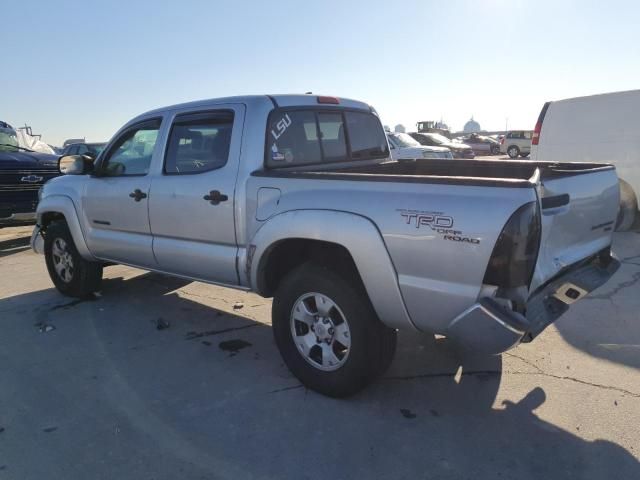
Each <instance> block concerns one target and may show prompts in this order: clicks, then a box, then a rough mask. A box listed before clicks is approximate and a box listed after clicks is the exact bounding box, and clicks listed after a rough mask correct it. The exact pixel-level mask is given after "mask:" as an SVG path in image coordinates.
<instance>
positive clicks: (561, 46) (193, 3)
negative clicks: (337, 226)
mask: <svg viewBox="0 0 640 480" xmlns="http://www.w3.org/2000/svg"><path fill="white" fill-rule="evenodd" d="M0 11H1V12H2V14H1V16H0V48H1V51H2V59H3V61H2V64H1V66H0V86H1V88H2V95H1V96H0V119H2V120H4V121H6V122H9V123H11V124H13V125H14V126H20V125H22V124H24V123H25V122H28V123H29V124H30V125H32V126H33V128H34V130H35V131H36V132H39V133H42V134H43V135H44V138H43V139H44V140H45V141H47V142H48V143H52V144H61V143H62V141H63V140H64V139H66V138H69V137H83V136H84V137H86V138H87V140H96V141H97V140H107V139H108V138H110V137H111V135H112V134H113V133H114V132H115V130H116V129H117V128H119V127H120V126H121V125H122V124H123V123H124V122H125V121H127V120H128V119H129V118H131V117H133V116H135V115H137V114H139V113H142V112H143V111H146V110H149V109H152V108H155V107H159V106H162V105H168V104H172V103H177V102H183V101H188V100H194V99H201V98H211V97H219V96H228V95H238V94H247V93H292V92H300V93H303V92H307V91H313V92H314V93H325V94H333V95H338V96H345V97H352V98H357V99H361V100H365V101H368V102H370V103H371V104H373V105H374V106H375V107H376V109H377V110H378V112H379V113H380V115H381V117H382V120H383V122H384V123H385V124H389V125H391V126H394V125H395V124H397V123H403V124H404V125H406V126H407V127H411V126H414V125H415V122H416V121H418V120H429V119H439V118H440V117H441V116H442V118H443V119H444V120H445V121H446V122H448V123H449V125H451V126H452V127H453V128H454V129H459V128H461V127H462V125H463V124H464V122H465V121H466V120H468V119H469V117H470V116H471V115H474V117H475V119H476V120H478V121H479V122H480V124H481V125H482V127H483V128H487V129H494V128H496V129H497V128H504V126H505V119H506V118H507V117H508V118H509V127H511V128H531V127H533V124H534V123H535V119H536V118H537V115H538V112H539V110H540V107H541V106H542V104H543V102H544V101H546V100H550V99H560V98H566V97H572V96H579V95H588V94H592V93H602V92H608V91H616V90H629V89H635V88H640V3H639V2H635V1H628V2H616V1H608V2H601V1H559V0H552V1H544V0H528V1H526V0H521V1H508V0H486V1H471V0H468V1H463V0H460V1H456V0H452V1H442V0H440V1H427V0H407V1H405V2H400V3H399V2H389V1H385V2H383V1H377V0H367V1H353V2H351V1H348V0H341V1H334V0H323V1H317V2H302V1H293V0H280V1H276V0H273V1H260V2H258V1H244V2H241V1H224V2H221V1H215V0H209V1H206V0H182V1H176V0H174V1H161V0H154V1H149V0H145V1H137V0H129V1H119V0H118V1H115V0H112V1H104V2H99V3H98V2H89V1H55V0H47V1H36V0H31V1H29V2H22V3H19V2H15V1H8V0H3V1H2V2H1V4H0Z"/></svg>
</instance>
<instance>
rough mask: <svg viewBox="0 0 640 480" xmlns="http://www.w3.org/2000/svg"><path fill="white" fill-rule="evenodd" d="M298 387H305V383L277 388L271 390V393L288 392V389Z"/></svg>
mask: <svg viewBox="0 0 640 480" xmlns="http://www.w3.org/2000/svg"><path fill="white" fill-rule="evenodd" d="M298 388H304V385H302V384H299V385H293V386H291V387H283V388H277V389H276V390H271V391H270V392H269V393H279V392H286V391H288V390H297V389H298Z"/></svg>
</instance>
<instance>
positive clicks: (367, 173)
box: [253, 160, 613, 188]
mask: <svg viewBox="0 0 640 480" xmlns="http://www.w3.org/2000/svg"><path fill="white" fill-rule="evenodd" d="M610 169H613V166H612V165H610V164H606V163H559V162H543V161H525V160H523V161H520V160H515V161H514V160H453V161H452V160H428V161H401V162H387V163H378V164H372V165H364V166H350V167H344V166H341V167H340V168H331V167H329V168H327V166H324V167H318V168H316V169H309V167H306V168H299V169H291V170H290V169H278V170H262V171H257V172H254V174H253V175H254V176H261V177H285V178H286V177H288V178H291V177H293V178H309V179H323V178H324V179H331V180H355V181H358V180H361V181H393V182H417V183H444V184H453V185H477V186H497V187H499V186H503V187H510V188H513V187H523V188H530V187H532V186H533V185H535V184H536V183H537V182H538V181H539V180H548V179H552V178H561V177H567V176H574V175H580V174H586V173H593V172H597V171H605V170H610ZM537 172H539V174H540V177H539V178H538V177H537Z"/></svg>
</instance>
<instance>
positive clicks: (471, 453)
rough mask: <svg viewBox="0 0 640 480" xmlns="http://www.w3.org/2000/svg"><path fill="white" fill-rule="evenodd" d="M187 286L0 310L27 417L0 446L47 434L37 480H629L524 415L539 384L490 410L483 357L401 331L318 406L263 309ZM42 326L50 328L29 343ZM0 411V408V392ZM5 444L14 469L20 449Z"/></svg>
mask: <svg viewBox="0 0 640 480" xmlns="http://www.w3.org/2000/svg"><path fill="white" fill-rule="evenodd" d="M187 283H188V282H186V281H183V280H179V279H174V278H169V277H165V276H162V275H157V274H152V273H147V274H142V275H139V276H137V277H134V278H131V279H126V280H125V279H123V278H112V279H107V280H105V281H104V284H103V288H102V292H101V295H100V296H93V297H89V298H86V299H81V300H70V299H66V298H64V297H61V296H59V295H57V294H56V293H55V292H54V291H52V290H44V291H39V292H33V293H28V294H25V295H21V296H17V297H11V298H8V299H3V300H0V312H3V313H2V319H1V320H0V328H3V332H4V334H3V337H2V338H1V339H0V346H2V349H1V350H2V351H4V352H5V353H4V354H2V355H0V357H2V361H3V364H4V365H5V369H4V370H3V373H2V374H0V381H2V382H4V384H5V385H12V388H11V391H12V392H13V394H12V395H13V396H12V397H10V398H13V399H14V402H15V401H16V400H17V401H19V402H20V408H21V410H22V411H28V412H30V413H29V416H28V418H27V417H25V416H21V415H18V418H17V420H15V422H23V423H21V424H20V425H14V426H13V428H7V431H6V432H5V433H4V434H3V435H4V438H5V439H8V437H7V435H8V433H9V432H10V431H12V430H20V429H21V428H22V429H28V428H30V427H33V426H34V425H40V424H42V425H44V424H46V425H55V426H56V428H57V430H56V432H55V433H56V442H55V443H53V444H48V446H47V449H46V451H44V452H43V453H42V454H41V455H42V458H41V460H40V461H39V462H38V465H40V464H43V465H45V466H46V468H47V470H46V471H47V472H49V473H50V474H51V476H52V477H56V476H57V475H56V473H57V471H58V470H60V472H61V473H62V472H64V473H65V474H67V473H68V472H69V470H65V468H71V467H70V466H71V465H73V470H72V471H73V473H74V475H73V477H74V478H94V477H99V476H103V475H104V474H107V476H111V477H112V478H113V477H114V476H119V475H118V474H119V473H120V472H122V473H123V474H125V473H126V474H128V475H129V476H130V477H131V478H140V477H142V476H147V477H155V478H177V477H180V478H192V477H196V476H197V477H198V478H200V477H202V476H204V477H207V478H209V477H210V476H212V475H213V476H215V477H216V478H217V477H222V478H254V477H259V478H273V479H280V478H407V479H414V478H438V479H441V478H451V479H457V478H474V479H475V478H491V479H494V478H518V479H529V478H530V479H539V478H545V479H553V478H580V479H590V478H593V479H601V478H605V477H609V476H618V477H620V478H639V475H640V464H639V463H638V462H637V460H636V459H635V458H634V457H633V456H632V455H631V454H630V453H629V452H627V451H626V450H625V449H624V448H622V447H620V446H618V445H616V444H614V443H612V442H609V441H604V440H595V441H587V440H584V439H581V438H579V437H578V436H576V435H574V434H573V433H571V432H569V431H566V430H563V429H561V428H558V427H557V426H555V425H553V424H551V423H549V422H545V421H543V420H541V419H540V418H538V417H537V416H536V414H535V413H534V410H535V409H536V408H538V407H539V406H540V405H542V404H543V403H544V402H545V400H546V394H545V392H544V391H543V390H542V389H541V388H533V389H532V390H531V391H529V392H528V393H526V392H524V393H525V394H526V395H524V398H519V396H518V395H513V396H512V399H511V400H509V401H505V402H502V403H501V404H499V405H494V403H495V399H496V395H497V393H498V390H499V388H500V382H501V379H502V364H501V360H500V358H499V357H489V358H487V357H478V358H474V357H464V356H461V354H460V353H458V352H457V351H455V350H454V349H452V348H451V347H450V346H449V345H448V344H447V342H446V341H442V340H435V339H433V338H431V337H428V336H413V335H412V336H402V335H401V336H400V339H399V345H398V353H397V356H396V360H395V361H394V364H393V365H392V367H391V369H390V371H389V372H388V373H387V375H385V377H384V378H383V379H380V380H379V381H378V382H376V383H375V384H374V385H372V386H371V387H370V388H368V389H367V390H365V391H363V392H362V393H360V394H358V395H356V396H355V397H352V398H350V399H346V400H335V399H330V398H326V397H323V396H321V395H318V394H315V393H314V392H311V391H307V390H306V389H304V388H303V387H302V386H301V385H300V384H299V383H298V381H297V380H296V379H295V378H293V377H292V376H291V374H290V373H289V372H288V370H287V369H286V367H285V366H284V365H283V363H282V360H281V359H280V356H279V354H278V352H277V350H276V347H275V344H274V342H273V339H272V334H271V328H270V326H269V325H267V324H264V323H261V322H260V321H258V320H257V319H258V318H259V319H260V320H262V321H264V320H263V318H264V314H263V313H260V312H262V310H260V309H261V308H262V309H264V308H266V307H268V302H267V303H266V304H259V300H256V298H257V297H248V296H246V297H244V299H245V300H244V303H243V307H242V308H239V309H238V310H233V308H234V305H236V303H235V302H234V298H233V295H235V294H231V295H229V296H222V294H221V293H220V291H219V290H212V292H213V293H210V294H207V295H204V296H203V295H202V294H201V291H200V290H199V291H198V292H188V291H186V290H185V289H184V287H185V286H186V284H187ZM211 288H212V289H215V287H211ZM238 295H245V294H240V293H238ZM254 300H255V302H256V303H254ZM211 302H217V304H220V305H227V306H228V308H227V307H225V308H224V309H216V308H213V307H212V306H211V305H210V304H211ZM265 302H266V301H265ZM234 312H235V313H234ZM239 313H241V314H239ZM38 325H39V326H40V327H38ZM42 325H52V326H54V327H55V330H51V331H50V332H49V333H35V332H36V328H41V327H42ZM34 326H35V328H34ZM40 331H42V330H40ZM45 332H46V330H45ZM29 345H31V347H29ZM14 346H15V347H14ZM43 365H46V368H43ZM43 398H46V399H47V401H46V409H43V408H42V405H43V404H42V399H43ZM0 404H4V405H6V406H8V407H9V409H11V408H12V406H11V405H9V403H8V398H7V397H6V396H3V393H2V392H0ZM14 407H15V405H14ZM49 428H51V427H49ZM113 432H118V433H117V435H115V434H114V433H113ZM87 445H93V447H92V448H89V447H87ZM7 446H8V447H9V448H8V451H7V452H6V454H5V458H4V459H3V462H4V463H5V464H6V465H8V467H7V468H10V467H12V465H13V466H14V468H15V467H16V465H17V464H18V463H19V462H20V461H21V459H24V455H23V451H22V448H21V443H20V442H19V441H17V440H15V439H14V440H13V441H8V442H7ZM24 447H26V445H24ZM95 452H98V453H95ZM99 452H109V457H108V461H107V462H106V463H105V461H104V457H103V456H101V455H100V453H99ZM78 455H81V456H82V458H83V461H82V462H77V461H76V460H75V459H76V458H78ZM72 459H73V460H72ZM22 461H23V462H24V460H22ZM29 468H37V467H36V466H35V465H29V466H28V467H27V471H29V470H28V469H29ZM42 476H43V475H39V477H40V478H42ZM36 477H38V475H23V476H22V478H36ZM66 478H71V477H69V475H66Z"/></svg>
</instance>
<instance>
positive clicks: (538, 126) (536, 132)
mask: <svg viewBox="0 0 640 480" xmlns="http://www.w3.org/2000/svg"><path fill="white" fill-rule="evenodd" d="M550 104H551V102H546V103H545V104H544V105H543V106H542V110H540V115H538V121H537V122H536V128H534V129H533V135H532V136H531V145H538V142H539V141H540V132H541V131H542V122H544V117H545V115H546V114H547V109H548V108H549V105H550Z"/></svg>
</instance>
